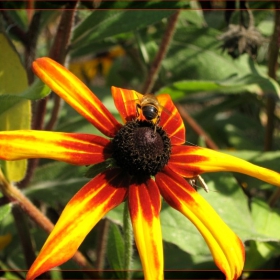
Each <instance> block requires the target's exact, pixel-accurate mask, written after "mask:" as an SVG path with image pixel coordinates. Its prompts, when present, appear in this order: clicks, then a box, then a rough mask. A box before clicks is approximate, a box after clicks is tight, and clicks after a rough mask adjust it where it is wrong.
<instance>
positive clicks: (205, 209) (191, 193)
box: [156, 167, 245, 280]
mask: <svg viewBox="0 0 280 280" xmlns="http://www.w3.org/2000/svg"><path fill="white" fill-rule="evenodd" d="M156 183H157V185H158V187H159V189H160V192H161V195H162V196H163V198H164V199H165V200H166V201H167V203H168V204H169V205H170V206H172V207H173V208H175V209H176V210H178V211H180V212H181V213H182V214H183V215H185V216H186V217H187V218H188V219H189V220H190V221H191V222H192V223H193V224H194V225H195V226H196V228H197V229H198V230H199V232H200V233H201V235H202V236H203V237H204V239H205V241H206V243H207V245H208V247H209V249H210V251H211V253H212V256H213V258H214V261H215V263H216V265H217V266H218V267H219V269H220V270H221V271H222V272H223V273H224V274H225V276H226V279H227V280H235V279H237V278H238V277H239V276H240V275H241V273H242V269H243V266H244V261H245V254H244V246H243V243H242V241H241V240H240V239H239V238H238V236H237V235H236V234H235V233H234V232H233V231H232V230H231V229H230V228H229V227H228V226H227V225H226V224H225V223H224V222H223V221H222V219H221V218H220V217H219V215H218V214H217V213H216V212H215V211H214V209H213V208H212V207H211V206H210V205H209V204H208V203H207V201H206V200H204V198H203V197H202V196H200V195H199V193H197V192H196V191H195V190H194V189H193V188H192V187H191V186H190V185H189V184H188V183H187V182H186V180H184V179H183V178H182V177H180V176H178V175H177V174H176V173H175V172H173V171H172V170H170V169H169V168H168V167H166V168H165V169H164V170H163V171H162V172H159V173H158V174H157V175H156Z"/></svg>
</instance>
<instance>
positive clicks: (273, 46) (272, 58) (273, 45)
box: [264, 1, 280, 207]
mask: <svg viewBox="0 0 280 280" xmlns="http://www.w3.org/2000/svg"><path fill="white" fill-rule="evenodd" d="M274 5H275V9H274V13H275V16H274V30H273V34H272V37H271V40H270V44H269V52H268V75H269V76H270V77H271V78H273V79H275V80H276V72H277V68H278V54H279V36H280V3H279V2H278V1H274ZM275 107H276V96H271V95H268V96H267V100H266V114H267V124H266V131H265V143H264V150H265V151H270V150H272V146H273V134H274V120H275ZM279 198H280V190H279V189H277V190H276V191H275V192H274V193H273V194H272V195H271V197H270V198H269V200H268V203H269V205H270V207H273V206H274V205H275V204H276V202H277V201H278V199H279Z"/></svg>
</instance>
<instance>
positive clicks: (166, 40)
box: [142, 11, 180, 93]
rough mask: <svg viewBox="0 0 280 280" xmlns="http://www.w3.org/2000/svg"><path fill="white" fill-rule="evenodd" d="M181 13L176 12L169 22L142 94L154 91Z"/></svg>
mask: <svg viewBox="0 0 280 280" xmlns="http://www.w3.org/2000/svg"><path fill="white" fill-rule="evenodd" d="M179 14H180V11H176V13H175V14H174V15H172V16H171V17H170V18H169V20H168V25H167V29H166V32H165V34H164V36H163V39H162V41H161V44H160V46H159V51H158V53H157V55H156V57H155V59H154V61H153V63H152V66H151V69H150V72H149V73H148V77H147V80H146V83H145V84H144V86H143V89H142V93H149V92H151V91H152V89H153V87H154V84H155V81H156V79H157V77H158V72H159V69H160V66H161V63H162V60H163V59H164V57H165V55H166V53H167V50H168V48H169V46H170V43H171V40H172V38H173V35H174V31H175V27H176V23H177V20H178V17H179Z"/></svg>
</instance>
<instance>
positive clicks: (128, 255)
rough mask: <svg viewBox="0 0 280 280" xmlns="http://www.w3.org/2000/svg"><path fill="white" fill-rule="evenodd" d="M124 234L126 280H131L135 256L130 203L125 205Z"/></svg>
mask: <svg viewBox="0 0 280 280" xmlns="http://www.w3.org/2000/svg"><path fill="white" fill-rule="evenodd" d="M123 232H124V254H125V255H124V270H125V279H130V278H131V265H132V255H133V234H132V225H131V220H130V214H129V210H128V201H126V202H125V204H124V210H123Z"/></svg>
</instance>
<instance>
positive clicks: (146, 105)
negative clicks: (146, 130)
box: [131, 93, 176, 132]
mask: <svg viewBox="0 0 280 280" xmlns="http://www.w3.org/2000/svg"><path fill="white" fill-rule="evenodd" d="M131 101H133V102H136V115H137V119H138V120H145V121H147V122H150V123H152V124H153V125H154V132H156V127H157V126H158V125H159V123H160V119H161V114H162V113H164V114H167V115H168V116H171V117H173V118H174V120H176V117H175V116H173V114H172V113H171V112H170V111H169V110H168V109H167V108H165V107H164V106H163V105H162V104H161V103H160V101H159V100H158V98H157V96H156V95H154V94H151V93H146V94H144V95H141V96H138V98H137V99H136V100H131Z"/></svg>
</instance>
